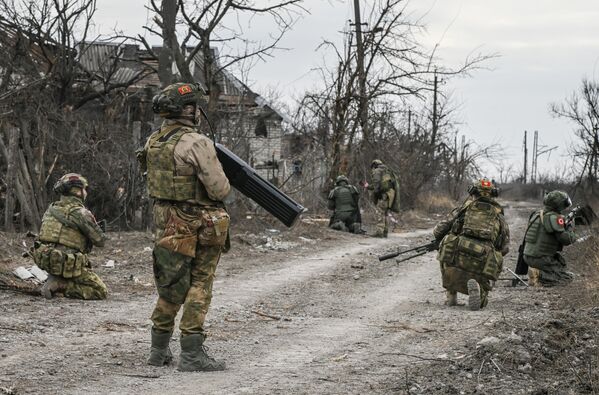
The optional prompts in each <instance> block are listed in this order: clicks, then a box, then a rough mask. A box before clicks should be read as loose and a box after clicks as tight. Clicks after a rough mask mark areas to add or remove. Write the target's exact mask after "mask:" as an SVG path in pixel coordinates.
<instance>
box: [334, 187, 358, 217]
mask: <svg viewBox="0 0 599 395" xmlns="http://www.w3.org/2000/svg"><path fill="white" fill-rule="evenodd" d="M334 197H335V211H354V210H355V203H354V197H353V194H352V188H351V187H350V186H348V185H340V186H338V187H335V191H334Z"/></svg>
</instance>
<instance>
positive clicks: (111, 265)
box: [102, 259, 114, 267]
mask: <svg viewBox="0 0 599 395" xmlns="http://www.w3.org/2000/svg"><path fill="white" fill-rule="evenodd" d="M102 267H114V259H109V260H107V261H106V263H105V264H104V265H102Z"/></svg>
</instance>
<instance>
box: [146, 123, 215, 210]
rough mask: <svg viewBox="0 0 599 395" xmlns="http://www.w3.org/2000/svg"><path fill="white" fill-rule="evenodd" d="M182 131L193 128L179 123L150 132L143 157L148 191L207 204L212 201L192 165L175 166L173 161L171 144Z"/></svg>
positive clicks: (188, 130) (161, 195) (179, 137)
mask: <svg viewBox="0 0 599 395" xmlns="http://www.w3.org/2000/svg"><path fill="white" fill-rule="evenodd" d="M186 133H193V131H192V130H191V129H189V128H187V127H181V126H180V125H170V126H167V127H163V128H162V129H160V130H159V131H157V132H155V133H154V134H153V135H152V136H150V141H149V145H148V152H147V159H146V160H147V170H148V192H149V194H150V197H152V198H154V199H162V200H173V201H178V202H183V201H193V202H196V203H202V204H210V203H211V202H212V201H211V200H210V199H209V198H208V194H207V192H206V190H205V188H204V186H203V185H202V184H201V183H200V181H199V180H198V178H197V176H196V174H195V172H194V169H193V168H192V167H191V166H189V168H184V169H182V168H180V167H179V168H177V166H176V165H175V154H174V152H175V146H176V145H177V143H178V142H179V140H180V139H181V137H183V135H184V134H186Z"/></svg>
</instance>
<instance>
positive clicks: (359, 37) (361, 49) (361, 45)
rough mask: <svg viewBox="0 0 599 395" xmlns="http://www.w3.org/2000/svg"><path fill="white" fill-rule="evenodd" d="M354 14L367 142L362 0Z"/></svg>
mask: <svg viewBox="0 0 599 395" xmlns="http://www.w3.org/2000/svg"><path fill="white" fill-rule="evenodd" d="M354 14H355V19H356V20H355V21H354V22H355V25H356V51H357V53H356V59H357V62H358V64H357V71H358V84H359V86H358V87H359V91H360V92H359V94H360V125H361V126H362V135H363V136H362V139H363V140H362V141H363V142H366V141H367V140H368V138H369V137H370V136H369V130H368V99H367V97H366V75H365V73H364V42H363V41H362V19H361V17H360V0H354Z"/></svg>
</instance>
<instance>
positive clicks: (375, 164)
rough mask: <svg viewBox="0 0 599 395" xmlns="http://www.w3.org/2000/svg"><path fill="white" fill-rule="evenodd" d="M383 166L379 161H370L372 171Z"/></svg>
mask: <svg viewBox="0 0 599 395" xmlns="http://www.w3.org/2000/svg"><path fill="white" fill-rule="evenodd" d="M382 165H383V161H382V160H380V159H375V160H373V161H372V163H371V164H370V168H371V169H374V168H376V167H379V166H382Z"/></svg>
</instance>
